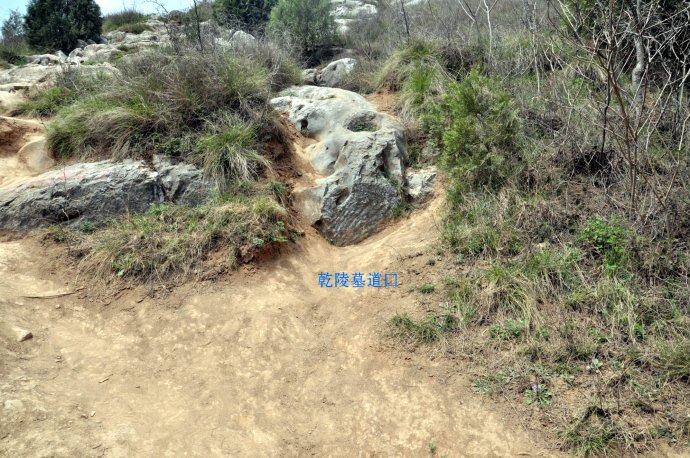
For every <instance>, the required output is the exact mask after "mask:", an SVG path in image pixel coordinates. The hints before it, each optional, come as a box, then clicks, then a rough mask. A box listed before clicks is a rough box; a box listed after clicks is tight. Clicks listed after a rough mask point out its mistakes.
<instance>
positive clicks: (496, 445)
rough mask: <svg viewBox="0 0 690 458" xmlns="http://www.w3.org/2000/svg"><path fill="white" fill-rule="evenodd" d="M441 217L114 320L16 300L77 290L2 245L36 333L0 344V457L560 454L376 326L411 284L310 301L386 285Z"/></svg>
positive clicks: (74, 306) (248, 273)
mask: <svg viewBox="0 0 690 458" xmlns="http://www.w3.org/2000/svg"><path fill="white" fill-rule="evenodd" d="M438 207H439V201H438V200H437V201H436V202H435V203H434V204H433V205H432V206H431V207H430V208H429V209H427V210H425V211H423V212H420V213H419V214H416V215H414V216H413V217H412V218H411V219H409V220H405V221H401V222H399V223H397V224H395V225H393V226H392V227H389V228H388V229H387V230H385V231H383V232H382V233H380V234H378V235H376V236H374V237H372V238H371V239H369V240H366V241H365V242H364V243H362V244H360V245H357V246H353V247H346V248H336V247H333V246H330V245H329V244H327V243H326V242H324V241H323V240H321V239H320V238H319V237H318V236H316V235H315V234H308V235H307V237H306V238H305V239H304V240H303V241H301V242H300V243H299V246H298V247H295V248H294V249H293V251H292V253H288V254H285V255H283V256H281V257H280V258H279V259H278V260H277V261H273V262H271V263H268V264H264V265H262V266H260V268H259V269H256V270H254V269H244V270H241V271H240V272H238V273H237V274H235V275H233V276H231V277H230V278H229V279H227V280H224V281H221V282H219V283H215V284H211V285H209V284H196V285H187V286H184V287H181V288H179V289H177V290H175V292H174V293H172V294H171V295H169V296H168V297H167V298H166V299H165V300H159V301H155V300H151V299H144V300H142V298H143V297H144V295H143V291H140V290H130V291H128V292H126V294H124V295H123V296H122V297H120V298H119V299H117V300H116V301H114V302H113V303H111V304H110V305H107V306H105V305H102V304H98V303H97V302H90V301H89V299H88V298H86V297H84V298H82V297H80V296H79V295H78V294H75V295H70V296H64V297H59V298H53V299H29V298H26V297H22V296H36V295H53V294H59V293H62V292H65V291H69V289H70V288H72V285H71V284H69V281H67V284H66V282H65V279H66V276H65V274H64V273H63V272H51V271H50V269H46V266H45V265H44V264H43V263H44V260H45V258H46V256H52V255H51V254H50V253H46V252H45V249H44V248H43V247H42V246H41V245H40V244H39V242H38V241H36V240H34V239H25V240H22V241H19V242H5V243H2V244H0V269H1V270H0V300H1V301H2V302H0V313H1V314H2V316H3V317H4V322H5V324H6V325H18V326H20V327H24V328H26V329H29V330H31V331H33V333H34V338H33V339H31V340H29V341H25V342H22V343H16V342H15V341H14V340H13V339H12V336H11V335H9V334H8V333H7V332H5V334H4V336H3V342H2V343H3V345H2V351H3V354H2V359H1V361H2V363H1V365H0V380H2V382H1V384H0V395H1V396H2V400H3V402H5V401H8V400H9V401H11V402H10V403H9V408H8V407H7V405H6V406H5V407H6V408H4V409H3V410H2V416H1V417H0V452H3V453H5V454H7V456H171V457H172V456H307V455H312V456H429V445H430V444H435V445H436V446H437V447H438V451H439V454H445V455H447V456H518V455H526V456H551V455H553V452H552V451H549V452H542V451H540V449H539V448H538V447H537V446H536V445H534V444H533V443H532V442H531V441H530V439H529V438H528V437H527V434H526V433H525V431H524V430H523V429H522V428H521V427H520V425H519V424H518V423H517V421H516V419H515V418H510V417H505V416H503V415H502V414H501V411H500V410H496V408H495V407H492V406H491V405H489V404H486V401H485V400H484V399H479V398H477V397H475V396H474V395H473V394H472V392H471V390H470V381H469V380H468V379H467V378H466V377H465V376H464V375H463V373H462V370H461V368H459V367H457V366H455V365H452V364H450V363H448V362H439V363H434V362H431V363H430V362H429V360H428V358H427V357H426V356H425V355H417V354H414V353H409V352H405V351H402V350H398V349H396V348H395V347H394V346H391V345H389V344H388V343H387V340H386V338H385V336H384V335H383V333H384V330H385V322H386V320H388V319H389V318H390V317H391V316H392V315H393V314H394V313H396V312H400V311H403V310H409V309H412V308H413V304H414V296H413V295H412V294H410V293H409V292H408V291H407V287H408V285H409V283H408V282H409V279H407V278H405V276H404V275H401V277H400V283H401V286H400V287H399V288H398V289H397V290H391V289H388V290H378V291H377V290H372V289H364V290H343V289H321V288H319V287H318V285H317V274H318V272H319V271H327V272H333V271H345V272H353V271H362V272H371V271H386V269H387V268H388V266H390V265H391V263H393V262H394V261H396V260H397V259H401V258H404V257H406V256H414V255H416V254H418V253H420V252H421V251H422V250H424V249H425V247H426V246H427V245H428V244H429V243H433V242H434V240H435V239H436V237H437V234H436V231H435V229H434V228H435V215H436V214H437V212H438ZM39 272H40V274H37V273H39ZM58 306H59V308H56V307H58ZM17 400H19V401H21V403H20V404H21V405H18V404H17V403H16V402H14V401H17ZM92 414H93V416H91V415H92Z"/></svg>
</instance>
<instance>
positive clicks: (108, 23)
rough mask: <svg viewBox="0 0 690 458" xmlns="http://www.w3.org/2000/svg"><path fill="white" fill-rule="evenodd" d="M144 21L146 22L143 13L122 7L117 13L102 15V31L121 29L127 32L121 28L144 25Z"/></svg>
mask: <svg viewBox="0 0 690 458" xmlns="http://www.w3.org/2000/svg"><path fill="white" fill-rule="evenodd" d="M144 22H146V15H145V14H143V13H140V12H139V11H136V10H134V9H131V8H127V9H123V10H122V11H120V12H118V13H112V14H107V15H105V16H104V17H103V33H108V32H112V31H113V30H122V31H123V32H128V30H124V29H123V28H125V29H126V28H132V27H137V26H144V24H143V23H144ZM142 32H143V30H142ZM129 33H141V32H129Z"/></svg>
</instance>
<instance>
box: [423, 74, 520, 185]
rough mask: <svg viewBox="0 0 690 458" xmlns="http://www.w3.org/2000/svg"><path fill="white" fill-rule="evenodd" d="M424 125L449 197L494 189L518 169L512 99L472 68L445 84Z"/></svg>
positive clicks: (516, 132)
mask: <svg viewBox="0 0 690 458" xmlns="http://www.w3.org/2000/svg"><path fill="white" fill-rule="evenodd" d="M412 78H416V73H413V74H412ZM420 84H421V83H420ZM425 84H428V83H425ZM426 124H427V125H428V127H429V129H430V131H431V134H432V138H433V139H434V140H435V141H436V143H437V145H438V146H439V147H440V148H442V149H443V162H444V165H445V167H446V169H447V170H448V172H449V174H450V176H451V177H452V178H451V179H452V183H453V184H452V186H453V187H454V189H453V192H456V193H459V192H461V191H464V190H468V189H476V188H484V187H485V188H488V189H494V190H495V189H498V188H499V187H500V186H501V185H502V184H503V183H505V181H506V180H507V179H508V178H510V177H511V176H512V175H513V174H514V173H515V172H516V169H517V168H518V166H519V164H520V161H521V151H520V145H519V131H520V130H519V118H518V116H517V111H516V109H515V107H514V105H513V102H512V100H511V97H510V95H509V94H508V92H507V91H506V90H505V89H504V88H503V87H501V85H500V84H499V83H498V82H496V81H495V80H493V79H491V78H488V77H486V76H482V75H481V74H480V73H479V71H478V70H476V69H474V70H472V71H471V72H470V74H469V75H467V77H466V78H465V79H464V80H463V81H462V82H460V83H453V84H451V85H449V87H448V92H447V93H446V94H445V96H444V97H443V99H442V101H441V102H440V103H439V104H436V105H434V106H433V107H430V111H429V114H428V115H427V116H426Z"/></svg>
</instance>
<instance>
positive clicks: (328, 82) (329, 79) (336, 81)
mask: <svg viewBox="0 0 690 458" xmlns="http://www.w3.org/2000/svg"><path fill="white" fill-rule="evenodd" d="M356 65H357V60H356V59H353V58H351V57H345V58H343V59H338V60H334V61H333V62H331V63H330V64H328V65H326V66H325V67H324V68H322V69H316V68H309V69H306V70H302V81H303V82H304V84H313V85H316V86H325V87H341V86H343V84H344V83H345V81H346V80H347V77H348V76H349V75H350V73H352V71H353V70H354V69H355V66H356Z"/></svg>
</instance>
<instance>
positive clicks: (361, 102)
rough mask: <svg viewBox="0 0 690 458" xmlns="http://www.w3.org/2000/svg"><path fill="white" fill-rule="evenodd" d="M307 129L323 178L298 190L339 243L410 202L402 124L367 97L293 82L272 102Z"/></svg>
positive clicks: (306, 210)
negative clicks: (405, 195)
mask: <svg viewBox="0 0 690 458" xmlns="http://www.w3.org/2000/svg"><path fill="white" fill-rule="evenodd" d="M271 103H272V104H273V106H274V107H275V108H276V109H277V110H279V111H281V112H283V113H285V114H287V116H288V118H289V120H290V121H291V122H292V123H293V124H294V125H295V127H296V128H297V129H298V130H300V131H301V132H302V134H303V135H305V136H308V137H312V138H314V139H316V140H317V143H315V144H313V145H311V146H310V147H308V148H307V150H306V155H307V157H308V159H309V161H310V162H311V164H312V165H313V167H314V169H315V172H316V173H317V177H316V178H315V180H314V182H313V183H310V184H309V185H308V186H305V187H304V188H302V189H296V190H295V193H294V194H295V200H296V202H297V205H298V206H299V207H300V210H301V211H302V213H303V214H304V215H305V216H306V217H307V218H308V220H309V221H310V223H312V224H313V225H314V226H315V227H317V228H318V230H319V231H320V232H321V233H322V234H323V235H324V236H325V237H326V238H327V239H329V240H330V241H331V242H333V243H334V244H336V245H347V244H351V243H355V242H357V241H359V240H362V239H363V238H365V237H367V236H369V235H371V234H373V233H374V232H376V231H377V230H378V229H379V228H380V227H381V226H382V224H384V223H385V221H386V220H387V219H388V218H390V215H391V212H392V211H393V209H394V208H396V207H397V206H399V205H400V204H401V203H402V201H403V187H404V181H405V170H404V161H405V158H406V150H405V142H404V135H403V128H402V126H401V125H400V123H398V122H397V121H396V120H395V119H394V118H392V117H390V116H388V115H386V114H384V113H379V112H377V111H376V109H375V108H374V107H373V106H372V105H371V104H370V103H369V102H367V100H366V99H364V98H363V97H362V96H360V95H358V94H355V93H353V92H349V91H345V90H342V89H334V88H321V87H314V86H304V87H297V88H292V89H289V90H287V91H285V92H284V93H283V95H282V96H281V97H278V98H276V99H273V100H272V101H271Z"/></svg>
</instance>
